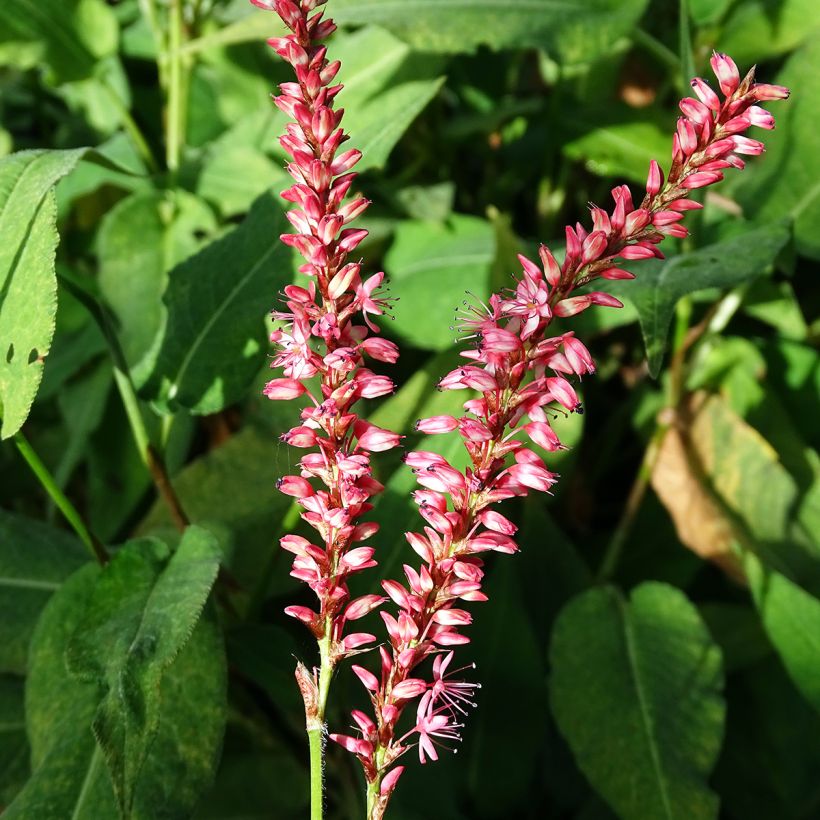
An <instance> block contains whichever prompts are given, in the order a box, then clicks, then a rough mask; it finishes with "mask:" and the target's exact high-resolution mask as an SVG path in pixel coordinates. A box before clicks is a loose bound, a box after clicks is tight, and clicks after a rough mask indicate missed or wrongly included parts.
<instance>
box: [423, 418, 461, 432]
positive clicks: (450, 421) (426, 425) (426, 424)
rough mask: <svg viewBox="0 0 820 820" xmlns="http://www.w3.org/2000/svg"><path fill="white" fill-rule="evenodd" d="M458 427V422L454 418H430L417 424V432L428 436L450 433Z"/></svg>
mask: <svg viewBox="0 0 820 820" xmlns="http://www.w3.org/2000/svg"><path fill="white" fill-rule="evenodd" d="M456 427H458V421H457V420H456V419H455V418H454V417H453V416H430V417H429V418H426V419H419V420H418V421H417V422H416V430H418V431H419V432H420V433H426V434H428V435H437V434H439V433H449V432H450V431H451V430H455V429H456Z"/></svg>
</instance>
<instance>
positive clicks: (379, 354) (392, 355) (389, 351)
mask: <svg viewBox="0 0 820 820" xmlns="http://www.w3.org/2000/svg"><path fill="white" fill-rule="evenodd" d="M359 347H361V348H362V350H364V352H365V353H367V355H368V356H370V358H371V359H376V361H379V362H388V363H389V364H393V363H394V362H396V361H398V358H399V348H398V347H397V346H396V344H395V343H393V342H391V341H388V340H387V339H380V338H377V337H371V338H369V339H365V340H364V341H363V342H362V343H361V344H360V345H359Z"/></svg>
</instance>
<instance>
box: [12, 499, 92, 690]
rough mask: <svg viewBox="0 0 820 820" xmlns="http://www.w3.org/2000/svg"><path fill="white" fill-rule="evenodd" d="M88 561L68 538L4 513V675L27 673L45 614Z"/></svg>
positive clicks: (42, 526)
mask: <svg viewBox="0 0 820 820" xmlns="http://www.w3.org/2000/svg"><path fill="white" fill-rule="evenodd" d="M87 560H88V556H87V553H86V551H85V549H84V547H83V546H82V544H80V542H79V541H78V540H77V539H76V538H74V537H73V536H71V535H69V534H68V533H66V532H64V531H62V530H57V529H54V528H53V527H49V526H47V525H45V524H41V523H40V522H39V521H33V520H31V519H29V518H23V517H22V516H19V515H12V514H11V513H8V512H4V511H3V510H0V672H18V673H21V674H22V673H23V672H25V668H26V652H27V650H28V643H29V641H30V640H31V635H32V632H33V631H34V625H35V624H36V623H37V618H38V617H39V616H40V612H41V611H42V609H43V607H44V606H45V605H46V602H47V601H48V599H49V598H50V597H51V596H52V595H53V594H54V592H55V590H57V589H59V587H60V584H62V582H63V581H64V580H65V579H66V578H67V577H68V576H69V575H70V574H71V573H72V572H74V570H76V569H77V568H78V567H80V566H82V565H83V564H84V563H85V562H86V561H87Z"/></svg>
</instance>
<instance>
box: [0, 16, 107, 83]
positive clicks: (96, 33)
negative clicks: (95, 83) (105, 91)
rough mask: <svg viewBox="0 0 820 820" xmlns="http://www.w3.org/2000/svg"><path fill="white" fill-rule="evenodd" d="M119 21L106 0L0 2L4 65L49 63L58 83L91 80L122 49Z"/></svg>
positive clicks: (0, 51) (0, 49) (0, 57)
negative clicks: (107, 58) (103, 60)
mask: <svg viewBox="0 0 820 820" xmlns="http://www.w3.org/2000/svg"><path fill="white" fill-rule="evenodd" d="M118 36H119V29H118V26H117V19H116V17H115V16H114V14H113V12H112V11H111V9H110V8H109V7H108V6H107V5H106V3H105V2H104V0H14V2H11V3H2V4H0V65H9V64H10V65H16V66H18V67H20V68H32V67H34V66H37V65H40V64H42V63H45V64H46V65H47V66H48V68H49V71H50V79H52V80H53V81H54V82H55V83H64V82H69V81H72V80H82V79H85V78H87V77H90V76H91V75H92V73H93V71H94V68H95V66H96V64H97V62H98V61H99V60H100V59H101V58H103V57H105V56H107V55H110V54H113V53H114V52H115V51H116V49H117V40H118Z"/></svg>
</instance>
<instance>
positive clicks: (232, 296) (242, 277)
mask: <svg viewBox="0 0 820 820" xmlns="http://www.w3.org/2000/svg"><path fill="white" fill-rule="evenodd" d="M286 225H287V223H286V221H285V217H284V214H283V211H282V208H281V206H280V205H279V203H278V202H277V201H276V198H275V197H274V196H273V194H270V193H267V194H263V195H262V196H261V197H259V199H257V200H256V202H255V203H254V205H253V207H252V208H251V211H250V213H249V214H248V216H247V218H246V219H245V221H244V222H243V223H242V224H241V225H240V226H239V227H238V228H235V229H234V230H233V231H231V233H229V234H227V235H226V236H224V237H222V238H221V239H219V240H217V241H216V242H213V243H211V244H210V245H209V246H208V247H207V248H205V250H203V251H201V252H200V253H198V254H197V255H196V256H194V257H192V258H191V259H188V260H186V261H185V262H183V263H182V264H181V265H179V266H178V267H177V268H175V269H174V270H173V271H172V273H171V277H170V282H169V285H168V290H167V292H166V294H165V296H164V297H163V301H164V302H165V304H166V305H167V309H168V322H167V325H166V327H165V332H164V334H163V338H162V343H161V346H160V349H159V353H158V356H157V363H156V368H155V372H154V375H153V376H152V379H151V382H150V386H149V387H148V388H147V391H146V392H147V393H148V394H150V395H151V397H152V398H154V399H155V400H156V401H157V402H159V403H160V405H162V406H163V407H169V408H175V407H180V406H181V407H184V408H186V409H187V410H190V411H191V412H192V413H195V414H205V413H215V412H217V411H219V410H221V409H222V408H223V407H226V406H227V405H229V404H232V403H234V402H235V401H237V400H238V399H240V398H241V397H242V396H243V395H244V394H245V392H246V391H247V390H248V388H249V387H250V385H251V383H252V382H253V379H254V376H255V375H256V374H257V373H258V372H259V370H260V368H261V367H262V364H263V363H264V361H265V356H266V353H267V335H266V332H265V322H264V318H265V314H266V313H267V312H268V311H269V310H270V308H271V305H272V303H273V301H274V300H275V298H276V293H277V291H278V290H280V289H281V288H282V287H284V286H285V285H286V284H288V283H289V282H290V281H291V278H292V273H291V264H290V258H291V255H290V251H289V250H288V249H287V248H286V247H285V246H284V245H283V244H282V242H280V240H279V235H280V234H281V233H284V232H285V230H286Z"/></svg>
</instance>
